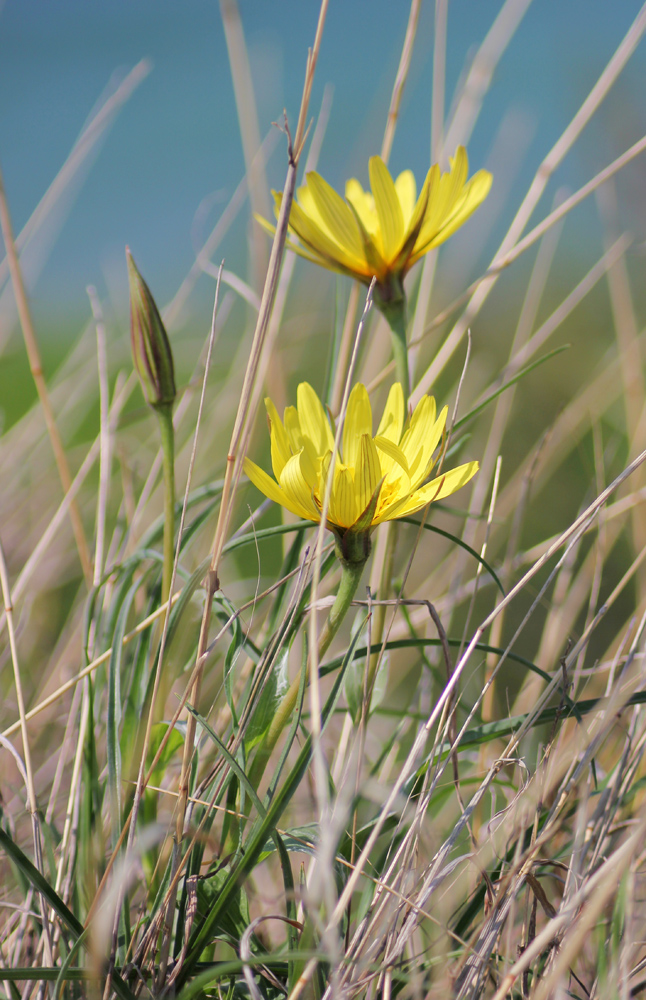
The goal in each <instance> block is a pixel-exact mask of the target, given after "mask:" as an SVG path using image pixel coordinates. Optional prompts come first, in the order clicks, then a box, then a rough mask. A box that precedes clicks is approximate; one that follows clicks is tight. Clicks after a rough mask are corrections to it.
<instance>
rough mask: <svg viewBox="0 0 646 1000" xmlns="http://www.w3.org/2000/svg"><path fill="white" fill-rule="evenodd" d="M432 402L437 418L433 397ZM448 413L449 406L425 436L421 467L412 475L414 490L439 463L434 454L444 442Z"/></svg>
mask: <svg viewBox="0 0 646 1000" xmlns="http://www.w3.org/2000/svg"><path fill="white" fill-rule="evenodd" d="M431 400H432V402H433V407H432V411H433V416H435V400H434V399H433V397H432V396H431ZM448 413H449V408H448V406H444V407H443V408H442V410H441V412H440V415H439V416H438V418H437V420H434V422H433V423H432V425H431V426H430V427H429V429H428V431H427V432H426V433H425V434H424V435H423V438H422V449H421V455H420V458H419V465H418V466H417V469H416V470H415V472H412V473H411V476H412V480H413V486H412V488H413V489H417V487H418V486H419V484H420V483H423V482H424V480H425V479H426V478H427V476H428V475H429V474H430V472H431V469H432V468H433V466H434V465H435V461H437V457H436V459H435V461H434V460H433V453H434V452H435V449H436V448H437V446H438V444H439V443H440V441H441V440H442V435H443V433H444V428H445V427H446V418H447V416H448ZM429 423H430V421H429Z"/></svg>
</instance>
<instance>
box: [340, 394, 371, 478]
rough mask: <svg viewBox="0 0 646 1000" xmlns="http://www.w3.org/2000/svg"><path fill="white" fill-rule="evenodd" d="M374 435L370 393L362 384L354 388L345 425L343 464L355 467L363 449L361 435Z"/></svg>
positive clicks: (349, 400)
mask: <svg viewBox="0 0 646 1000" xmlns="http://www.w3.org/2000/svg"><path fill="white" fill-rule="evenodd" d="M362 434H370V435H372V409H371V406H370V399H369V398H368V391H367V389H366V387H365V385H362V384H361V382H357V384H356V385H355V386H354V387H353V389H352V392H351V393H350V397H349V399H348V409H347V412H346V415H345V423H344V425H343V462H344V464H345V465H349V466H351V467H352V466H355V465H356V464H357V458H358V456H359V449H360V447H361V435H362Z"/></svg>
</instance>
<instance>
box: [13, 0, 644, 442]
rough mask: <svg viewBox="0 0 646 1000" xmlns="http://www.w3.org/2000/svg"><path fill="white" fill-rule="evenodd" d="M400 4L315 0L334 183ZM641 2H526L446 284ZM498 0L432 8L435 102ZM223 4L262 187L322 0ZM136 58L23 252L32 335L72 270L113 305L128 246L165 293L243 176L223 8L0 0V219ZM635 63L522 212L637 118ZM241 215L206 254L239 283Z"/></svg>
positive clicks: (428, 88) (386, 52) (422, 90)
mask: <svg viewBox="0 0 646 1000" xmlns="http://www.w3.org/2000/svg"><path fill="white" fill-rule="evenodd" d="M408 7H409V5H408V4H406V3H392V2H390V0H371V2H370V3H367V2H361V0H343V2H338V0H333V2H332V3H331V4H330V9H329V14H328V19H327V24H326V27H325V36H324V41H323V46H322V52H321V59H320V63H319V67H318V70H317V74H316V82H315V88H314V94H313V99H312V103H311V110H312V114H313V115H314V116H316V114H317V113H318V111H319V109H320V106H321V101H322V98H323V93H324V90H325V88H326V87H329V88H330V98H331V105H330V109H329V123H328V126H327V129H326V132H325V136H324V139H323V143H322V148H321V152H320V158H319V170H320V172H321V173H322V174H323V175H324V176H325V177H326V178H327V179H329V181H330V182H331V183H332V184H333V185H336V186H337V187H341V188H342V186H343V183H344V181H345V179H346V178H347V177H348V176H350V175H356V176H358V177H359V178H360V179H361V180H362V182H364V183H365V182H366V181H367V159H368V156H369V155H371V154H372V153H374V152H377V151H378V150H379V148H380V145H381V138H382V135H383V128H384V123H385V118H386V113H387V109H388V103H389V100H390V94H391V90H392V85H393V80H394V76H395V72H396V68H397V64H398V61H399V56H400V52H401V46H402V42H403V38H404V33H405V29H406V22H407V17H408ZM639 7H640V4H639V2H638V0H622V2H621V3H610V2H608V0H567V3H563V2H561V0H534V2H533V3H532V4H530V5H529V7H528V9H527V12H526V14H525V15H524V17H523V19H522V22H521V23H520V25H519V27H518V30H517V32H516V34H515V36H514V38H513V39H512V41H511V44H510V45H509V47H508V48H507V50H506V51H505V53H504V54H503V56H502V58H501V59H500V62H499V64H498V66H497V68H496V70H495V77H494V79H493V81H492V85H491V87H490V90H489V93H488V94H487V98H486V101H485V105H484V108H483V111H482V113H481V115H480V117H479V118H478V120H477V122H476V125H475V128H474V130H473V135H472V136H471V139H470V141H469V143H468V152H469V157H470V162H471V165H472V169H477V168H479V167H481V166H484V165H488V166H489V167H490V168H491V169H493V171H494V177H495V181H494V189H493V193H492V195H491V196H490V198H489V202H488V205H487V207H486V208H485V209H483V214H484V213H485V212H486V213H487V217H486V223H487V225H486V226H485V227H484V231H481V232H479V233H478V234H477V237H476V239H477V246H475V247H474V246H471V245H470V244H471V242H472V237H473V231H471V234H470V235H467V236H466V237H465V240H466V245H467V246H468V248H469V252H468V255H467V256H468V260H467V261H466V266H467V267H468V269H469V273H468V274H466V275H465V274H464V270H462V273H461V274H460V276H459V278H458V279H456V280H457V281H458V283H459V284H460V285H462V284H463V283H464V281H465V279H466V278H469V277H473V275H474V274H475V273H476V270H477V269H478V267H480V268H482V265H484V264H486V255H487V252H489V253H490V252H491V251H492V250H493V249H495V247H494V243H495V241H496V240H497V239H499V238H500V237H501V236H502V234H503V233H504V231H505V229H506V226H507V225H508V223H509V221H510V220H511V218H512V217H513V213H514V211H515V209H516V207H517V205H518V202H519V200H520V197H521V196H522V194H523V192H524V190H525V189H526V187H527V185H528V183H529V181H530V180H531V177H532V176H533V174H534V172H535V170H536V168H537V166H538V164H539V163H540V161H541V159H542V157H543V156H544V155H545V153H546V152H547V150H548V149H549V148H550V147H551V145H552V144H553V143H554V142H555V141H556V139H557V138H558V136H559V135H560V133H561V132H562V130H563V129H564V127H565V126H566V125H567V123H568V121H569V120H570V119H571V117H572V115H573V114H574V113H575V111H576V110H577V108H578V107H579V105H580V103H581V101H582V100H583V98H584V97H585V95H586V94H587V92H588V90H589V88H590V86H591V85H592V84H593V83H594V81H595V80H596V79H597V77H598V75H599V72H600V70H601V68H602V67H603V66H604V65H605V63H606V62H607V60H608V59H609V57H610V56H611V54H612V53H613V51H614V49H615V48H616V46H617V45H618V43H619V41H620V40H621V38H622V37H623V35H624V33H625V32H626V30H627V28H628V26H629V25H630V23H631V21H632V19H633V18H634V16H635V14H636V13H637V11H638V9H639ZM500 8H501V3H500V0H451V2H450V3H449V5H448V31H447V53H446V96H445V102H444V103H445V114H446V115H447V116H448V115H449V113H450V110H451V104H452V97H453V94H454V92H455V90H456V87H457V86H458V85H459V83H460V81H461V79H463V74H464V72H465V68H467V67H468V65H469V62H470V59H471V58H472V57H473V55H474V53H475V51H476V48H477V46H478V45H479V44H480V42H481V41H482V39H483V38H484V37H485V35H486V33H487V31H488V30H489V28H490V26H491V24H492V23H493V21H494V19H495V17H496V15H497V14H498V12H499V10H500ZM239 10H240V14H241V17H242V21H243V27H244V32H245V36H246V43H247V46H248V52H249V61H250V65H251V72H252V76H253V82H254V87H255V100H256V104H257V113H258V123H259V131H260V138H261V140H262V139H264V138H265V137H266V136H267V135H270V138H269V140H268V143H269V149H268V163H267V176H268V180H269V183H270V184H271V185H272V186H275V187H281V186H282V182H283V177H284V164H285V144H284V141H283V140H282V139H281V137H280V136H279V135H276V134H275V135H274V136H273V137H271V133H272V122H274V121H278V120H279V119H280V117H281V115H282V111H283V108H285V109H286V110H287V114H288V116H289V120H290V121H291V122H292V123H294V122H295V119H296V117H297V113H298V105H299V102H300V94H301V88H302V81H303V75H304V65H305V53H306V51H307V47H308V46H309V45H311V44H312V41H313V37H314V31H315V26H316V19H317V14H318V4H317V3H314V2H311V3H302V2H299V0H276V2H258V0H241V2H240V5H239ZM433 21H434V4H433V3H431V2H425V3H423V4H422V10H421V16H420V24H419V28H418V35H417V41H416V44H415V49H414V53H413V62H412V67H411V72H410V76H409V79H408V83H407V85H406V89H405V93H404V99H403V104H402V109H401V118H400V122H399V124H398V128H397V133H396V137H395V143H394V147H393V151H392V156H391V168H392V169H393V171H394V172H398V171H399V170H400V169H403V168H405V167H412V169H413V170H414V172H415V174H416V177H417V178H418V183H419V182H420V181H421V179H422V177H423V176H424V173H425V171H426V170H427V169H428V164H429V157H430V142H431V134H430V132H431V114H430V108H431V94H432V56H433ZM144 58H145V59H148V60H150V72H149V73H148V74H147V75H144V74H142V76H143V78H142V79H141V80H140V81H139V82H138V83H137V85H133V87H132V92H131V94H130V96H129V98H128V99H126V100H124V101H123V103H122V105H121V106H120V108H119V110H118V111H117V112H116V113H115V115H114V119H113V120H112V123H111V125H110V127H109V128H108V129H106V131H105V132H104V133H103V135H102V138H101V139H100V141H99V142H97V143H96V144H95V145H94V146H93V148H92V151H91V152H90V153H89V155H88V156H87V157H86V158H85V159H84V161H83V163H82V164H81V165H80V166H79V167H78V169H77V170H76V172H75V174H74V176H73V177H72V178H71V179H70V181H69V183H68V184H67V185H66V187H65V189H64V191H63V192H62V193H61V194H60V196H59V198H58V200H57V203H56V205H55V207H54V209H53V210H52V211H51V212H50V215H49V217H48V221H47V223H46V225H44V226H43V225H41V226H40V227H39V231H38V233H37V234H36V236H35V237H34V239H33V241H32V242H31V245H30V246H29V248H28V252H27V253H25V255H24V258H23V266H24V268H25V273H26V277H27V281H28V286H29V292H30V296H31V301H32V306H33V309H34V314H35V317H36V321H37V326H38V331H39V333H40V334H42V336H44V337H45V338H48V337H49V338H51V337H53V336H55V337H56V338H58V340H59V342H63V341H65V342H66V346H69V342H70V340H73V339H74V337H75V336H76V334H77V333H78V326H79V324H80V323H82V322H83V321H84V319H85V318H87V316H88V314H89V306H88V303H87V297H86V295H85V288H86V286H87V285H88V284H94V285H96V286H97V289H98V290H99V294H100V296H101V297H102V298H103V297H107V298H108V299H109V300H110V301H111V302H112V305H113V308H114V309H115V310H116V313H117V315H118V316H119V317H120V320H123V314H124V309H125V304H126V274H125V266H124V260H123V248H124V245H125V244H129V245H130V247H131V248H132V251H133V253H134V255H135V258H136V259H137V261H138V262H139V265H140V267H141V269H142V271H143V273H144V274H145V275H146V277H147V279H148V281H149V283H150V285H151V287H152V288H153V291H154V293H155V294H156V295H157V296H158V298H159V299H160V301H162V302H166V301H168V300H169V299H170V298H171V297H172V295H173V294H174V292H175V291H176V289H177V287H178V286H179V284H180V283H181V281H182V279H183V278H184V276H185V275H186V273H187V272H188V270H189V268H190V267H191V265H192V263H193V261H194V260H195V252H196V248H197V247H198V246H199V245H200V242H201V240H204V239H205V238H206V236H207V235H208V233H209V232H210V230H211V228H212V226H213V225H214V224H215V222H216V221H217V218H218V216H219V215H220V214H221V213H222V211H223V209H224V208H225V206H226V205H227V203H228V202H229V200H230V198H231V196H232V195H233V193H234V191H235V189H236V187H237V185H238V184H239V182H240V180H241V178H242V177H243V174H244V157H243V147H242V141H241V136H240V127H239V123H238V117H237V114H236V102H235V99H234V92H233V86H232V82H231V71H230V66H229V59H228V55H227V44H226V40H225V33H224V30H223V25H222V18H221V12H220V6H219V4H218V3H217V2H215V0H184V2H182V3H177V2H176V0H136V2H132V0H111V2H110V3H102V4H98V3H87V2H85V0H57V2H56V3H53V4H52V3H46V2H43V0H5V2H4V3H3V4H2V5H1V6H0V164H1V166H2V170H3V172H4V178H5V186H6V191H7V197H8V200H9V204H10V207H11V211H12V216H13V223H14V228H15V231H16V233H20V231H21V230H22V228H23V227H24V226H25V224H26V223H27V222H28V220H29V218H30V216H31V215H32V213H33V212H34V210H35V208H36V206H37V205H38V203H39V201H40V199H41V198H42V196H43V195H44V193H45V191H46V190H47V188H48V186H49V185H50V184H51V182H52V181H53V179H54V177H55V176H56V174H57V172H58V171H59V170H60V168H61V167H62V165H63V163H64V161H65V159H66V157H67V156H68V154H69V152H70V150H71V148H72V146H73V144H74V142H75V140H76V139H77V137H78V136H79V134H80V132H81V131H82V129H83V127H84V124H85V123H86V122H87V120H88V118H89V116H91V115H92V113H93V112H94V111H96V108H97V106H98V103H99V102H100V101H102V100H105V99H106V97H107V96H108V95H109V94H111V93H113V92H114V91H115V89H117V87H118V86H119V84H120V83H121V82H122V81H123V80H124V78H126V76H127V74H128V73H129V71H131V70H132V68H133V67H134V66H135V65H136V64H137V63H138V62H139V61H140V60H142V59H144ZM645 61H646V46H645V45H644V44H643V43H642V44H641V45H640V47H639V48H638V50H637V52H636V54H635V56H634V57H633V59H632V61H631V63H630V64H629V66H628V68H627V70H626V71H625V72H624V73H623V74H622V77H621V79H620V81H619V83H618V85H617V86H616V87H615V89H614V90H613V91H612V93H611V94H610V96H609V97H608V99H607V101H606V102H605V103H604V105H603V107H602V109H601V111H600V113H599V114H598V115H597V116H596V117H595V119H594V120H593V122H592V123H591V125H590V126H589V127H588V128H587V129H586V131H585V133H584V135H583V136H582V137H581V139H580V141H579V142H578V143H577V144H576V146H575V147H574V150H573V152H572V153H571V154H570V155H569V156H568V157H567V158H566V160H565V162H564V163H563V165H562V167H561V168H559V170H558V171H557V173H556V176H555V177H554V179H553V181H552V182H551V184H550V189H549V190H548V192H547V193H546V195H545V196H544V198H543V201H542V203H541V205H540V206H539V210H538V215H537V219H538V218H539V217H540V216H541V215H542V214H546V213H547V211H548V210H549V207H550V204H551V198H552V196H553V194H554V192H555V191H556V190H557V189H558V188H559V187H560V186H561V185H567V186H568V187H569V188H570V189H574V188H576V187H577V186H579V185H580V184H581V183H583V182H584V181H585V180H587V179H589V177H591V176H592V175H593V174H594V172H595V171H596V170H598V169H599V168H601V167H602V166H603V165H605V164H606V163H607V162H609V160H610V159H611V158H612V157H613V155H616V154H617V153H618V152H619V151H621V150H623V149H625V148H626V147H627V146H628V145H629V144H630V143H631V142H633V141H634V140H635V139H637V138H639V137H640V136H641V135H642V134H643V132H644V124H645V122H644V119H645V117H646V113H645V111H644V107H643V102H641V101H640V100H638V99H636V96H635V95H640V94H642V93H643V86H642V84H643V71H644V65H645ZM273 132H274V133H275V132H276V130H275V129H273ZM640 177H641V166H640V164H639V163H638V164H637V165H636V166H635V167H633V168H631V169H629V170H628V171H626V172H625V173H624V174H623V175H622V177H621V178H620V180H619V184H620V185H621V188H622V191H623V192H624V194H625V199H621V204H622V211H623V212H624V214H625V215H627V216H628V217H629V220H630V225H631V228H632V229H633V230H635V229H636V230H638V238H639V239H640V240H643V238H644V232H643V231H642V230H643V226H644V209H643V203H644V199H643V198H641V197H639V195H638V191H637V188H638V187H639V184H638V181H639V178H640ZM626 199H627V200H626ZM575 222H576V225H570V224H568V226H566V232H565V234H564V237H563V241H562V244H561V250H560V253H561V254H562V255H563V259H564V260H565V261H568V262H569V261H571V259H572V255H575V256H577V257H579V258H580V263H581V266H583V267H584V266H585V265H586V263H589V262H590V261H591V260H592V256H593V254H594V248H593V247H591V239H593V240H594V238H595V237H599V234H600V227H599V224H598V218H597V213H596V211H595V208H594V204H593V203H588V204H587V205H586V206H584V207H583V208H581V209H579V210H577V213H576V218H575ZM250 225H251V224H250V213H249V207H248V205H245V206H244V208H242V210H241V212H240V213H239V215H238V217H237V219H236V224H235V225H232V226H231V227H230V228H229V230H228V232H227V233H226V234H225V236H224V238H223V240H222V242H221V244H220V246H219V248H218V255H220V256H224V257H225V258H226V262H227V264H226V266H227V268H228V269H230V270H231V271H234V272H235V273H237V274H239V275H241V276H243V277H244V278H245V279H251V280H252V284H253V283H254V282H253V275H252V274H251V272H250V270H249V263H248V260H247V257H248V253H247V247H248V244H247V236H248V233H249V229H250ZM462 242H465V241H462ZM455 247H456V244H455V243H451V249H450V250H448V253H449V254H454V253H457V250H456V249H455ZM218 260H219V257H218ZM520 266H522V265H520ZM573 266H574V265H573ZM474 269H475V270H474ZM3 277H6V276H3ZM212 293H213V280H212V278H208V277H205V278H203V279H201V280H200V282H199V283H198V287H197V289H196V293H195V294H196V298H195V299H193V301H192V306H193V310H192V316H193V318H194V319H195V317H196V312H195V310H196V309H197V315H199V316H200V317H201V318H202V319H204V321H207V318H208V315H209V310H210V299H211V296H212ZM9 298H10V297H9V296H7V295H5V296H4V297H3V298H2V300H0V307H1V309H0V324H1V326H0V357H2V358H3V365H4V370H5V375H6V372H7V371H8V369H7V367H6V366H7V365H9V364H10V360H9V359H10V358H11V357H12V355H13V353H14V352H15V351H16V350H20V347H19V343H18V341H17V339H16V336H15V334H16V331H15V329H14V327H15V315H14V313H13V310H12V308H11V303H10V302H9ZM12 371H13V366H12ZM0 387H1V388H3V390H4V392H3V398H2V399H0V405H1V406H2V409H3V410H4V420H5V422H6V421H7V420H9V421H10V422H12V421H13V420H14V419H15V418H16V416H17V415H18V414H19V411H20V409H21V407H20V405H19V401H18V400H14V399H13V398H12V397H13V393H12V392H11V386H10V385H7V381H6V378H5V379H2V376H1V375H0ZM7 393H8V394H9V397H10V398H9V399H8V398H7ZM15 407H17V409H16V408H15ZM5 426H6V424H5Z"/></svg>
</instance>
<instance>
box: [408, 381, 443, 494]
mask: <svg viewBox="0 0 646 1000" xmlns="http://www.w3.org/2000/svg"><path fill="white" fill-rule="evenodd" d="M434 424H435V400H434V399H433V397H432V396H422V398H421V399H420V401H419V403H418V404H417V406H416V407H415V411H414V413H413V416H412V417H411V421H410V427H409V428H408V430H407V431H406V432H405V434H404V436H403V438H402V441H401V445H400V447H401V450H402V451H403V452H404V455H405V456H406V460H407V461H408V467H409V469H410V474H411V478H412V479H413V481H415V479H416V477H417V476H418V474H419V478H418V481H421V479H423V477H424V475H425V473H426V463H424V456H425V455H426V454H427V452H428V448H427V446H426V440H427V439H428V438H429V437H430V436H431V435H432V433H433V428H434ZM436 445H437V441H435V443H434V444H433V448H435V447H436ZM429 457H430V456H429ZM427 461H428V459H427Z"/></svg>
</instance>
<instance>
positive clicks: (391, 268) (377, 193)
mask: <svg viewBox="0 0 646 1000" xmlns="http://www.w3.org/2000/svg"><path fill="white" fill-rule="evenodd" d="M450 163H451V169H450V170H449V171H448V173H445V174H442V173H441V172H440V168H439V166H438V165H437V164H434V165H433V166H432V167H431V169H430V170H429V172H428V174H427V175H426V180H425V181H424V184H423V185H422V190H421V192H420V195H419V198H416V186H415V178H414V176H413V174H412V171H410V170H404V172H403V173H401V174H400V175H399V177H398V178H397V180H395V181H393V179H392V177H391V175H390V172H389V170H388V167H387V166H386V165H385V163H384V162H383V160H382V159H381V157H379V156H373V157H372V158H371V160H370V166H369V170H370V185H371V188H372V193H371V192H369V191H364V190H363V188H362V187H361V184H360V183H359V181H358V180H356V179H354V178H352V179H351V180H349V181H348V182H347V184H346V186H345V201H344V200H343V198H341V196H340V195H339V194H337V192H336V191H335V190H334V189H333V188H332V187H330V185H329V184H328V183H327V182H326V181H324V180H323V178H322V177H321V176H320V174H317V173H316V172H315V171H312V172H311V173H308V174H307V177H306V180H305V184H304V185H303V186H302V187H300V188H299V189H298V192H297V199H296V201H295V202H294V204H293V205H292V209H291V212H290V217H289V231H290V233H291V234H292V235H296V236H297V237H298V239H299V240H300V244H297V243H293V242H291V241H288V244H287V245H288V246H289V247H290V248H291V249H292V250H294V251H295V252H296V253H298V254H300V255H301V256H302V257H306V258H307V259H308V260H312V261H314V262H315V263H317V264H321V265H322V266H323V267H327V268H329V269H330V270H332V271H340V272H341V273H342V274H348V275H350V276H351V277H352V278H356V279H357V280H358V281H362V282H363V283H364V284H366V285H369V284H370V282H371V280H372V278H373V277H376V279H377V284H378V286H380V288H381V290H382V297H383V298H384V300H385V301H388V300H389V299H390V298H391V297H392V295H389V294H388V290H389V289H390V287H391V284H393V279H395V282H394V284H395V286H397V285H398V284H399V282H401V279H402V278H403V277H404V275H405V274H406V273H407V272H408V271H409V270H410V268H411V267H412V266H413V264H415V263H416V262H417V261H418V260H419V259H420V257H423V256H424V254H426V253H428V251H429V250H431V249H433V247H437V246H439V245H440V243H443V242H444V241H445V240H447V239H448V238H449V236H451V235H452V234H453V233H454V232H455V231H456V229H459V228H460V226H461V225H462V224H463V223H464V222H466V220H467V219H468V218H469V216H470V215H471V214H472V213H473V212H474V211H475V210H476V208H477V207H478V205H480V203H481V202H482V201H484V199H485V198H486V197H487V194H488V193H489V188H490V187H491V181H492V177H491V174H490V173H489V172H488V171H486V170H479V171H478V172H477V173H476V174H474V176H473V177H472V178H471V180H469V181H468V180H467V173H468V169H469V163H468V159H467V154H466V151H465V149H464V147H463V146H458V149H457V151H456V154H455V156H454V157H453V158H452V159H451V161H450ZM272 194H273V195H274V200H275V211H276V217H278V212H279V210H280V205H281V201H282V197H283V196H282V194H281V193H278V192H276V191H273V192H272ZM258 221H259V222H260V223H261V224H262V225H263V226H264V227H265V228H266V229H269V230H270V231H271V232H273V231H274V227H273V226H271V225H269V223H267V222H265V221H264V220H263V219H259V220H258ZM384 292H386V294H384ZM395 294H396V293H395Z"/></svg>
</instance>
